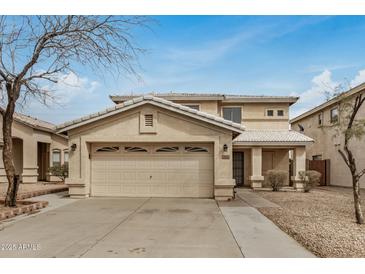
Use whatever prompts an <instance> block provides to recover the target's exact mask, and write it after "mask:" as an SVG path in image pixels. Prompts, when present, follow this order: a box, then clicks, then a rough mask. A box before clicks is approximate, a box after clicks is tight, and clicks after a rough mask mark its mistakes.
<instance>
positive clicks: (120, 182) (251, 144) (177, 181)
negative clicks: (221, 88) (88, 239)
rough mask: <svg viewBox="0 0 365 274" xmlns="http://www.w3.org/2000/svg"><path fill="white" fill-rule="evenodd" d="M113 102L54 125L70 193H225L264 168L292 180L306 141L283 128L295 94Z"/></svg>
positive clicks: (257, 181) (258, 178) (261, 178)
mask: <svg viewBox="0 0 365 274" xmlns="http://www.w3.org/2000/svg"><path fill="white" fill-rule="evenodd" d="M110 98H111V99H112V100H113V102H114V103H115V104H116V105H115V106H114V107H111V108H109V109H106V110H104V111H101V112H97V113H95V114H91V115H88V116H86V117H82V118H80V119H77V120H74V121H70V122H67V123H64V124H62V125H59V126H58V127H57V132H58V133H59V134H65V135H67V136H68V138H69V146H70V148H71V149H70V158H69V166H70V174H69V175H70V176H69V179H68V180H67V183H68V184H69V186H70V195H71V196H73V197H87V196H90V195H91V196H127V197H206V198H208V197H209V198H211V197H214V198H216V199H229V198H232V197H233V188H234V187H235V186H251V187H253V188H261V187H262V186H263V185H264V184H265V174H266V172H267V170H270V169H280V170H285V171H287V172H288V178H289V154H290V153H289V152H290V151H292V155H293V159H294V174H293V175H294V176H293V178H292V179H293V180H287V182H286V184H287V185H289V184H290V182H293V184H294V187H296V188H301V187H302V185H301V184H300V182H299V176H298V172H299V171H302V170H305V160H306V145H307V144H309V143H311V142H312V141H313V140H312V139H311V138H309V137H307V136H305V135H303V134H301V133H298V132H296V131H291V130H289V116H288V113H289V107H290V106H291V105H292V104H294V103H295V102H296V101H297V100H298V98H297V97H286V96H243V95H224V94H197V93H165V94H149V95H144V96H137V95H129V96H110Z"/></svg>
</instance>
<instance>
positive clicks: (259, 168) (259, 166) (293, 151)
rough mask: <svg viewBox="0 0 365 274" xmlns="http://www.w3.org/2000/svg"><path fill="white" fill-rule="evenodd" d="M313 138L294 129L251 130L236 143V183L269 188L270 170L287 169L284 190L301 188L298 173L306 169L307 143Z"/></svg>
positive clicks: (257, 188)
mask: <svg viewBox="0 0 365 274" xmlns="http://www.w3.org/2000/svg"><path fill="white" fill-rule="evenodd" d="M311 142H313V140H312V139H311V138H309V137H307V136H305V135H303V134H300V133H298V132H294V131H290V130H288V131H285V130H280V131H269V130H260V131H257V130H255V131H254V130H248V131H246V132H245V133H243V134H241V135H240V136H239V137H237V138H236V139H235V140H234V142H233V177H234V179H235V180H236V186H238V187H240V186H246V187H251V188H253V189H255V190H264V189H266V188H267V189H270V184H269V182H268V180H267V172H268V171H269V170H272V169H276V170H284V171H286V172H287V178H286V181H285V182H284V186H283V188H282V189H283V191H301V190H303V187H304V186H303V183H302V182H301V180H300V177H299V172H300V171H305V170H306V145H307V144H308V143H311Z"/></svg>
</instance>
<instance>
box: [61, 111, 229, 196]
mask: <svg viewBox="0 0 365 274" xmlns="http://www.w3.org/2000/svg"><path fill="white" fill-rule="evenodd" d="M141 112H143V113H148V112H150V113H154V114H155V116H157V119H156V122H157V125H156V132H155V133H141V130H140V126H139V124H140V120H139V119H140V113H141ZM68 135H69V144H70V146H71V145H72V144H76V150H75V151H70V159H69V166H70V177H69V178H68V179H67V181H66V182H67V183H68V184H69V186H70V195H71V196H72V197H87V196H88V195H89V194H90V173H91V171H90V158H89V153H90V144H91V143H95V142H118V143H131V142H133V143H138V142H141V143H151V142H161V143H166V142H174V143H189V142H190V143H192V142H202V143H212V144H213V145H214V195H215V197H216V198H218V199H221V198H222V199H224V198H230V197H232V194H233V191H232V189H233V186H234V180H233V179H232V159H231V157H229V158H228V159H223V157H222V154H223V144H227V145H228V149H229V152H228V154H229V155H231V149H232V132H231V131H229V130H226V129H222V128H219V127H216V126H214V125H211V124H207V123H205V122H202V121H199V120H197V119H194V118H189V117H187V116H185V115H181V114H176V113H174V112H172V111H168V110H165V109H162V108H158V107H155V106H152V105H149V104H147V105H144V106H141V107H137V108H135V109H132V110H129V111H126V112H124V113H120V114H117V115H114V116H112V117H108V118H105V119H102V120H99V121H96V122H94V123H92V124H89V125H84V126H81V127H78V128H76V129H73V130H70V131H69V132H68Z"/></svg>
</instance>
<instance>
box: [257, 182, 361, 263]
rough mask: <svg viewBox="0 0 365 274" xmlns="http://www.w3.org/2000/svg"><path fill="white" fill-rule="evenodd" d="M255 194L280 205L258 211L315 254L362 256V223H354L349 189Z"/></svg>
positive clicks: (334, 188)
mask: <svg viewBox="0 0 365 274" xmlns="http://www.w3.org/2000/svg"><path fill="white" fill-rule="evenodd" d="M256 193H257V194H258V195H260V196H262V197H264V198H265V199H268V200H270V201H272V202H274V203H276V204H278V205H279V206H280V207H279V208H258V210H259V211H260V212H261V213H262V214H264V215H265V216H266V217H268V218H269V219H270V220H272V221H273V222H274V223H275V224H276V225H278V226H279V227H280V228H281V229H282V230H283V231H285V232H286V233H288V234H289V235H291V236H292V237H293V238H294V239H296V240H297V241H298V242H300V243H301V244H302V245H304V246H305V247H306V248H307V249H308V250H310V251H312V252H313V253H314V254H315V255H316V256H319V257H365V225H358V224H356V222H355V214H354V206H353V196H352V191H351V189H346V188H340V187H321V188H318V189H314V190H312V191H311V192H310V193H299V192H256ZM362 194H363V197H362V205H365V197H364V195H365V192H363V193H362ZM363 208H364V206H363ZM364 211H365V210H364ZM364 213H365V212H364Z"/></svg>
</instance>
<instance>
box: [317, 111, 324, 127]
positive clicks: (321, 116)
mask: <svg viewBox="0 0 365 274" xmlns="http://www.w3.org/2000/svg"><path fill="white" fill-rule="evenodd" d="M318 125H319V126H321V125H323V113H322V112H321V113H320V114H318Z"/></svg>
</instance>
